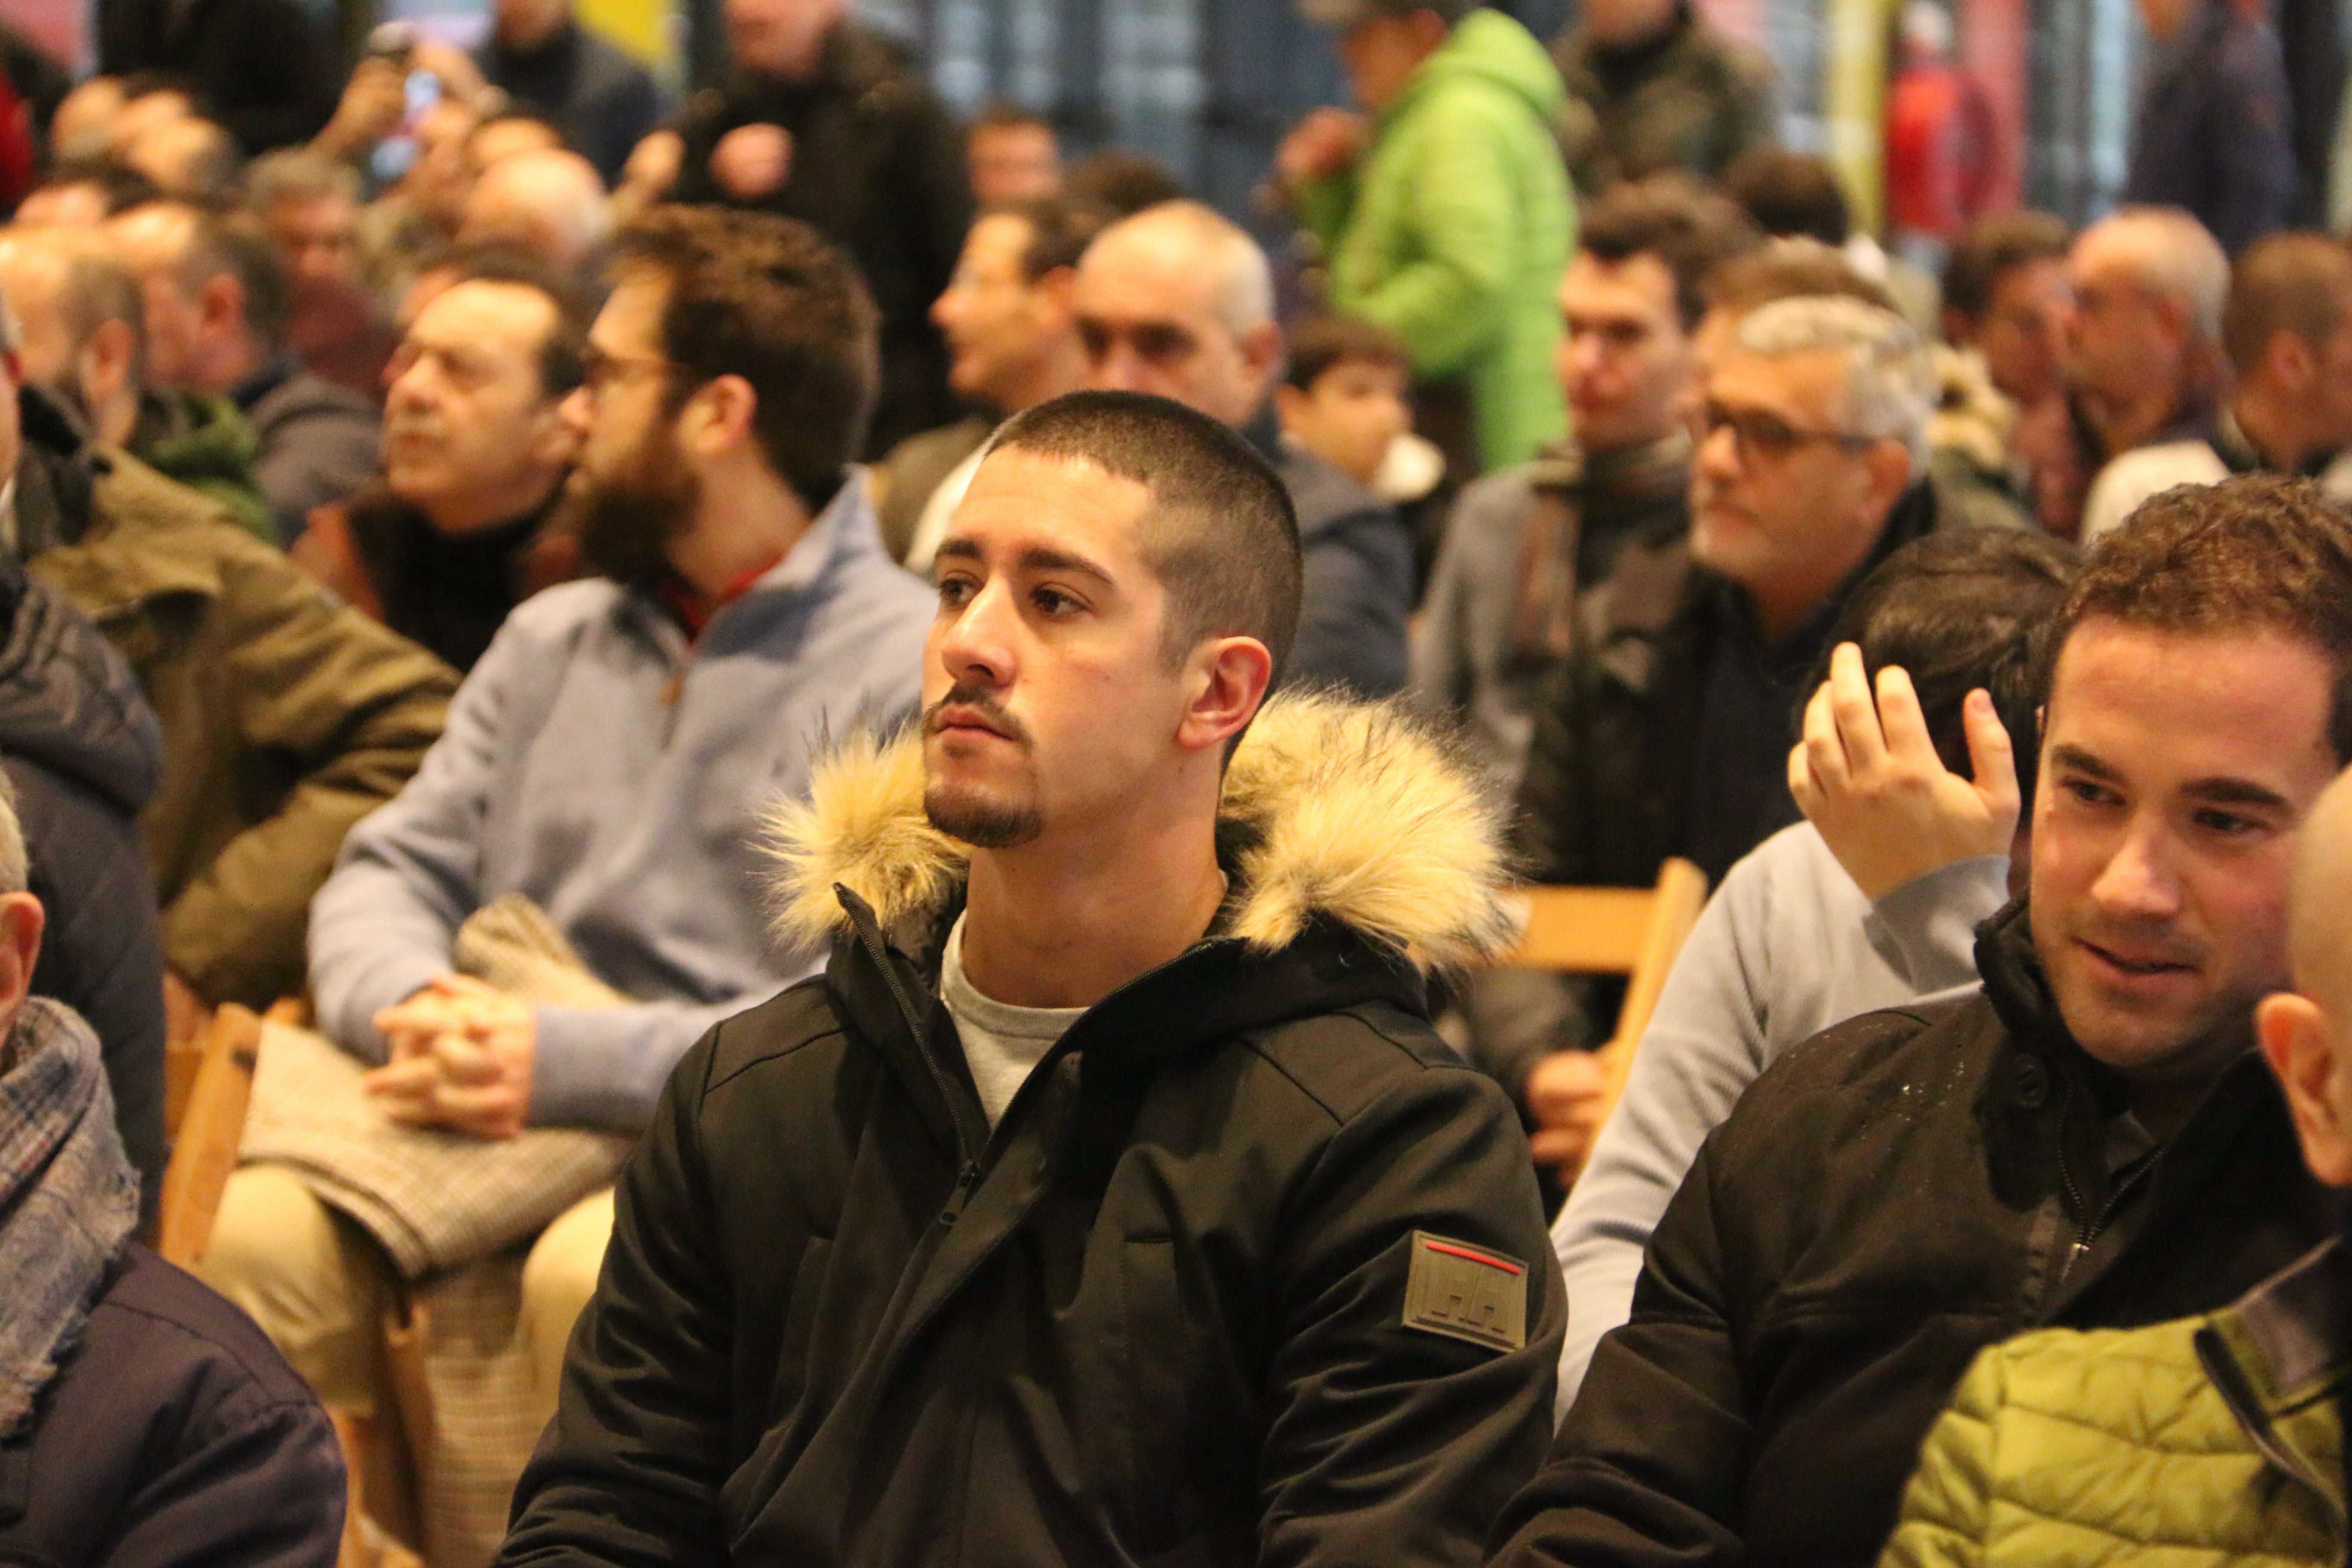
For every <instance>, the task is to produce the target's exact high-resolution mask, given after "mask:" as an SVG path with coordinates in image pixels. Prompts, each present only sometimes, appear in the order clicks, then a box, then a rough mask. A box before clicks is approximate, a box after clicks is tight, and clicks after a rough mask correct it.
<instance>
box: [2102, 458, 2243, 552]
mask: <svg viewBox="0 0 2352 1568" xmlns="http://www.w3.org/2000/svg"><path fill="white" fill-rule="evenodd" d="M2229 477H2230V465H2229V464H2227V463H2224V462H2223V461H2221V455H2220V454H2219V453H2217V452H2215V451H2214V450H2213V447H2212V444H2211V443H2210V442H2207V441H2164V442H2159V443H2158V444H2157V445H2156V446H2153V447H2133V448H2132V449H2131V450H2130V451H2128V452H2122V453H2118V454H2117V455H2116V457H2115V458H2112V459H2110V460H2109V462H2108V463H2107V466H2106V467H2105V468H2101V469H2100V470H2099V476H2098V478H2096V479H2093V480H2092V481H2091V493H2090V495H2089V496H2088V497H2087V498H2085V500H2084V502H2083V542H2084V544H2085V545H2088V544H2089V543H2090V542H2092V541H2093V540H2095V539H2096V538H2098V537H2099V535H2101V534H2103V533H2105V532H2108V531H2111V530H2114V529H2117V528H2120V527H2122V526H2123V523H2124V520H2125V519H2126V518H2128V517H2129V516H2131V514H2132V513H2134V512H2136V511H2137V510H2139V504H2140V502H2142V501H2144V500H2147V499H2148V498H2149V497H2151V496H2155V495H2158V494H2161V493H2162V492H2164V491H2166V490H2168V489H2171V488H2172V487H2173V486H2175V485H2218V484H2220V483H2221V481H2222V480H2223V479H2228V478H2229Z"/></svg>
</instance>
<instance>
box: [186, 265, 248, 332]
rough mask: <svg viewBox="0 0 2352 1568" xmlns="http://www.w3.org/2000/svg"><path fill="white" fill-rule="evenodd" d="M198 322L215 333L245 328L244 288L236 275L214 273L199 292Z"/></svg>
mask: <svg viewBox="0 0 2352 1568" xmlns="http://www.w3.org/2000/svg"><path fill="white" fill-rule="evenodd" d="M196 319H197V320H198V321H202V322H203V323H204V324H205V328H206V329H207V330H208V331H244V330H245V328H246V320H245V285H244V284H242V283H240V282H238V281H237V279H236V274H235V273H234V272H215V273H214V274H213V275H212V276H211V277H209V278H207V279H205V280H204V282H203V284H202V285H201V286H200V287H198V289H196Z"/></svg>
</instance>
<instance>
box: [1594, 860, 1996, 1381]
mask: <svg viewBox="0 0 2352 1568" xmlns="http://www.w3.org/2000/svg"><path fill="white" fill-rule="evenodd" d="M2008 878H2009V861H2008V859H2007V858H2005V857H2002V856H1998V855H1988V856H1981V857H1979V858H1976V859H1973V860H1962V861H1958V862H1957V863H1955V864H1953V865H1949V866H1946V867H1944V868H1942V869H1940V870H1936V871H1930V872H1929V873H1927V875H1926V876H1924V877H1919V878H1916V879H1913V880H1911V881H1909V882H1906V883H1905V884H1904V885H1903V886H1902V887H1900V888H1897V889H1895V890H1894V891H1893V892H1891V893H1889V894H1887V895H1886V896H1885V898H1883V899H1881V900H1878V902H1877V904H1876V905H1873V904H1872V903H1871V902H1870V900H1867V899H1866V898H1864V896H1863V892H1862V889H1860V888H1857V887H1855V886H1854V884H1853V879H1852V878H1851V877H1848V876H1847V875H1846V874H1845V871H1844V869H1843V868H1842V867H1840V866H1839V865H1838V863H1837V859H1836V858H1835V857H1834V856H1832V854H1831V853H1830V849H1829V846H1828V845H1827V844H1825V843H1823V842H1822V836H1821V834H1820V833H1819V832H1817V831H1816V830H1815V829H1814V827H1813V826H1812V825H1811V823H1807V822H1801V823H1798V824H1797V825H1796V826H1793V827H1784V828H1782V829H1781V830H1780V832H1778V833H1776V834H1774V835H1773V836H1772V837H1769V838H1768V839H1766V840H1765V841H1764V842H1763V843H1762V844H1760V845H1759V846H1758V847H1756V849H1755V850H1754V851H1753V852H1752V853H1750V854H1749V855H1748V857H1747V858H1745V859H1742V860H1740V861H1739V862H1738V864H1737V865H1735V866H1733V867H1732V868H1731V869H1730V871H1729V872H1728V873H1727V875H1726V876H1725V877H1724V879H1723V886H1722V887H1721V888H1720V889H1717V892H1716V894H1715V897H1714V898H1712V899H1711V900H1708V902H1707V906H1706V910H1705V911H1704V912H1702V913H1701V914H1700V916H1699V919H1698V924H1697V925H1696V927H1695V928H1693V930H1692V931H1691V934H1690V940H1689V942H1686V943H1685V945H1684V947H1683V951H1682V955H1681V956H1680V957H1679V958H1677V959H1676V960H1675V967H1674V971H1673V973H1671V974H1670V975H1669V976H1668V977H1667V980H1666V987H1665V990H1664V994H1661V995H1660V996H1659V998H1658V1007H1657V1011H1656V1012H1654V1013H1653V1014H1652V1015H1651V1016H1650V1026H1649V1027H1648V1028H1647V1029H1645V1030H1644V1031H1643V1034H1642V1041H1641V1045H1640V1047H1638V1048H1637V1049H1636V1050H1635V1052H1634V1055H1633V1070H1632V1072H1631V1074H1630V1076H1629V1077H1628V1078H1627V1079H1626V1083H1625V1093H1624V1097H1623V1098H1622V1100H1619V1101H1618V1102H1617V1110H1616V1112H1615V1114H1613V1115H1612V1116H1611V1117H1610V1119H1609V1122H1608V1125H1607V1126H1605V1127H1603V1128H1602V1129H1601V1137H1600V1139H1599V1141H1598V1142H1596V1143H1595V1144H1594V1145H1593V1150H1592V1158H1591V1163H1589V1164H1587V1165H1586V1167H1585V1170H1584V1173H1583V1175H1582V1176H1581V1177H1580V1179H1579V1180H1578V1182H1577V1184H1576V1187H1575V1190H1574V1191H1573V1192H1571V1193H1570V1194H1569V1199H1568V1203H1567V1205H1566V1206H1564V1207H1563V1208H1562V1209H1561V1210H1560V1212H1559V1219H1558V1220H1557V1221H1555V1222H1554V1223H1553V1225H1552V1232H1551V1239H1552V1247H1553V1249H1554V1250H1555V1251H1556V1252H1558V1253H1559V1265H1560V1268H1561V1271H1562V1272H1563V1273H1564V1274H1565V1275H1566V1277H1567V1280H1568V1339H1567V1342H1566V1343H1565V1344H1564V1345H1563V1346H1562V1347H1561V1352H1560V1363H1559V1411H1558V1414H1559V1415H1566V1414H1567V1411H1568V1407H1569V1405H1570V1404H1571V1403H1573V1402H1574V1400H1575V1398H1576V1391H1577V1388H1578V1386H1579V1385H1580V1384H1582V1383H1583V1381H1584V1369H1585V1367H1586V1366H1587V1365H1588V1364H1589V1363H1591V1360H1592V1351H1593V1347H1594V1346H1595V1345H1597V1344H1598V1343H1600V1342H1601V1336H1602V1335H1603V1334H1605V1333H1607V1332H1608V1331H1610V1330H1612V1329H1613V1328H1616V1327H1617V1326H1618V1325H1619V1324H1621V1323H1623V1322H1624V1321H1626V1319H1627V1318H1628V1317H1630V1316H1631V1315H1632V1313H1633V1282H1634V1280H1635V1279H1638V1278H1640V1276H1641V1272H1642V1254H1643V1249H1644V1248H1645V1247H1648V1245H1649V1241H1650V1232H1651V1231H1652V1230H1653V1229H1654V1228H1655V1227H1656V1226H1657V1223H1658V1217H1659V1215H1663V1214H1664V1213H1665V1209H1666V1202H1667V1200H1668V1199H1670V1198H1672V1197H1673V1196H1674V1195H1675V1188H1677V1187H1679V1186H1681V1185H1682V1182H1683V1177H1684V1176H1685V1174H1686V1173H1688V1172H1689V1170H1690V1167H1691V1162H1692V1161H1693V1160H1694V1159H1696V1157H1697V1155H1698V1146H1699V1145H1700V1144H1701V1143H1702V1142H1705V1141H1706V1135H1707V1134H1708V1133H1710V1132H1712V1131H1715V1129H1716V1127H1717V1125H1718V1124H1720V1123H1721V1122H1722V1121H1723V1120H1724V1118H1725V1117H1727V1116H1728V1115H1730V1114H1731V1107H1732V1104H1733V1102H1734V1101H1736V1100H1738V1098H1739V1095H1740V1092H1741V1091H1742V1090H1743V1089H1746V1088H1747V1087H1748V1085H1749V1084H1750V1083H1752V1082H1754V1081H1755V1080H1756V1078H1757V1076H1758V1075H1759V1074H1760V1073H1761V1072H1763V1070H1764V1069H1765V1068H1767V1067H1769V1066H1770V1065H1771V1064H1772V1062H1773V1061H1774V1060H1775V1059H1777V1058H1779V1057H1780V1056H1781V1054H1782V1053H1784V1052H1786V1051H1787V1050H1789V1049H1790V1047H1793V1046H1796V1045H1798V1044H1800V1043H1801V1042H1802V1041H1805V1040H1808V1039H1811V1037H1813V1036H1815V1035H1817V1034H1819V1033H1821V1032H1822V1030H1823V1029H1826V1028H1828V1027H1830V1026H1832V1025H1833V1024H1840V1023H1843V1022H1844V1021H1845V1020H1846V1019H1848V1018H1851V1017H1853V1016H1857V1015H1859V1014H1863V1013H1868V1012H1871V1011H1874V1009H1877V1008H1880V1007H1892V1006H1896V1005H1900V1004H1902V1003H1905V1002H1909V1001H1912V1000H1914V999H1915V998H1917V997H1920V996H1924V995H1928V994H1933V993H1935V992H1938V991H1947V990H1951V989H1953V988H1955V987H1959V986H1973V985H1975V984H1977V972H1976V927H1977V924H1978V922H1979V921H1983V920H1985V919H1987V918H1988V917H1990V915H1992V914H1993V913H1994V912H1995V911H1997V910H2000V907H2001V906H2002V905H2003V904H2004V903H2005V902H2007V901H2008V899H2009V886H2008Z"/></svg>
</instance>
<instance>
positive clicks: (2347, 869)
mask: <svg viewBox="0 0 2352 1568" xmlns="http://www.w3.org/2000/svg"><path fill="white" fill-rule="evenodd" d="M2347 888H2352V772H2347V773H2341V774H2338V775H2337V777H2336V782H2335V783H2334V784H2330V785H2328V786H2327V789H2326V792H2325V793H2324V794H2322V795H2320V797H2319V804H2318V805H2315V806H2314V807H2313V808H2312V812H2311V815H2310V816H2307V817H2305V819H2304V825H2303V837H2302V839H2301V841H2300V842H2299V843H2298V844H2297V845H2296V846H2295V858H2294V890H2293V892H2292V893H2291V894H2290V895H2289V898H2290V902H2289V906H2288V914H2287V953H2288V961H2289V963H2290V964H2291V965H2292V967H2293V970H2294V984H2295V989H2296V990H2298V991H2300V992H2302V993H2303V994H2304V995H2305V996H2307V997H2309V998H2311V1000H2312V1001H2314V1002H2315V1003H2317V1004H2318V1005H2319V1006H2320V1009H2321V1011H2323V1012H2325V1013H2326V1015H2327V1016H2328V1018H2329V1019H2330V1021H2332V1022H2333V1023H2334V1024H2335V1025H2336V1031H2337V1033H2338V1035H2339V1037H2341V1038H2342V1039H2343V1040H2344V1041H2345V1043H2346V1044H2347V1045H2352V899H2347V898H2346V897H2345V892H2346V889H2347Z"/></svg>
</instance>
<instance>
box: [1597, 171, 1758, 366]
mask: <svg viewBox="0 0 2352 1568" xmlns="http://www.w3.org/2000/svg"><path fill="white" fill-rule="evenodd" d="M1763 238H1764V237H1763V234H1762V232H1761V231H1760V230H1759V229H1758V228H1757V226H1756V221H1755V220H1754V219H1753V218H1751V217H1749V216H1748V214H1747V213H1746V212H1745V211H1744V210H1742V209H1741V207H1740V206H1739V205H1738V203H1736V202H1732V201H1730V200H1728V199H1727V198H1725V197H1723V196H1720V195H1716V194H1715V193H1714V192H1712V191H1710V190H1708V189H1707V188H1706V186H1704V185H1702V184H1699V183H1698V182H1697V181H1696V180H1694V179H1692V178H1691V177H1690V176H1689V175H1687V174H1653V175H1651V176H1650V177H1649V178H1647V179H1644V180H1627V181H1624V182H1622V183H1621V184H1615V185H1612V186H1611V187H1610V188H1609V189H1607V190H1606V191H1603V192H1602V193H1601V195H1600V196H1599V197H1598V198H1596V199H1595V200H1594V201H1592V202H1591V204H1590V205H1587V206H1586V207H1585V209H1584V216H1583V219H1582V224H1581V232H1580V235H1579V236H1578V239H1577V248H1578V249H1580V250H1584V251H1589V252H1591V255H1592V256H1593V257H1595V258H1598V259H1600V260H1601V261H1606V262H1611V263H1612V264H1613V263H1616V262H1622V261H1626V260H1630V259H1631V258H1633V257H1636V256H1654V257H1656V258H1658V262H1659V265H1661V266H1663V267H1664V268H1665V269H1666V271H1667V273H1668V274H1669V275H1671V276H1672V277H1673V279H1674V280H1675V310H1677V311H1678V312H1680V314H1681V316H1682V322H1683V331H1690V330H1691V329H1692V328H1694V327H1696V326H1697V325H1698V322H1699V318H1700V317H1702V316H1704V315H1706V279H1707V276H1708V275H1709V274H1710V273H1712V272H1713V271H1714V270H1715V269H1716V268H1717V267H1719V266H1721V265H1722V264H1723V263H1725V262H1726V261H1728V260H1730V259H1731V258H1733V257H1735V256H1744V255H1746V254H1747V253H1748V252H1749V251H1751V250H1753V249H1755V248H1756V247H1757V246H1759V245H1760V244H1762V243H1763Z"/></svg>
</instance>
